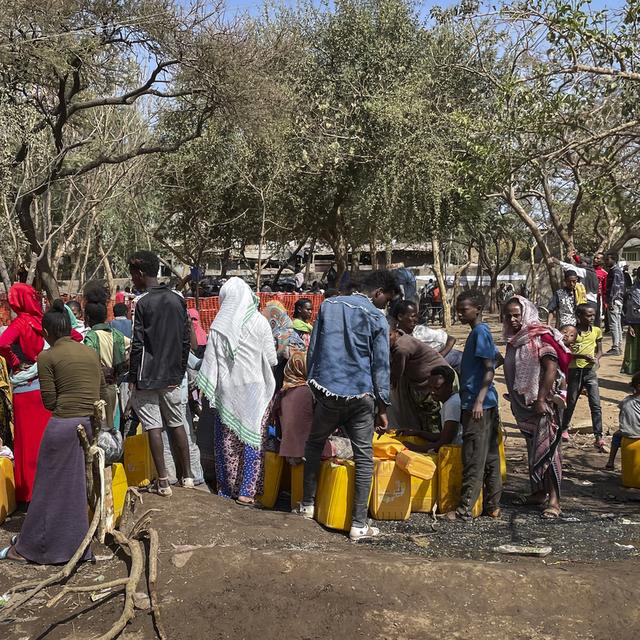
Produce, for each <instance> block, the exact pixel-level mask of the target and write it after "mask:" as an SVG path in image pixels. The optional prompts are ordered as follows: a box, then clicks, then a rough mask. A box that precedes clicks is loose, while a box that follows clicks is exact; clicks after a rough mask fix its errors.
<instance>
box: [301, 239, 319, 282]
mask: <svg viewBox="0 0 640 640" xmlns="http://www.w3.org/2000/svg"><path fill="white" fill-rule="evenodd" d="M315 250H316V239H315V238H314V239H313V240H312V241H311V245H310V247H309V255H308V256H307V264H306V265H305V268H304V281H305V282H307V283H308V282H309V281H310V280H311V263H312V262H313V252H314V251H315Z"/></svg>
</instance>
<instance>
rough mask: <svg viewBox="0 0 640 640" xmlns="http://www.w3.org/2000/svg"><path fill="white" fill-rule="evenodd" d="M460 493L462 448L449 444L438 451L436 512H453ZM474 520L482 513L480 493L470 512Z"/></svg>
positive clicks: (457, 504) (458, 502) (457, 503)
mask: <svg viewBox="0 0 640 640" xmlns="http://www.w3.org/2000/svg"><path fill="white" fill-rule="evenodd" d="M461 492H462V447H461V446H460V445H456V444H450V445H446V446H443V447H440V449H439V450H438V512H439V513H448V512H449V511H455V510H456V509H457V508H458V506H459V505H460V494H461ZM471 513H472V515H473V517H474V518H476V517H478V516H479V515H480V514H481V513H482V491H481V492H480V496H479V497H478V501H477V502H476V504H475V505H474V507H473V509H472V511H471Z"/></svg>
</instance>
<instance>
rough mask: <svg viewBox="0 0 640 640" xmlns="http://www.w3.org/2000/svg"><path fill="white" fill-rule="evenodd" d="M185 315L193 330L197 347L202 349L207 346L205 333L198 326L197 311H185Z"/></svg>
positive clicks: (198, 317)
mask: <svg viewBox="0 0 640 640" xmlns="http://www.w3.org/2000/svg"><path fill="white" fill-rule="evenodd" d="M187 313H188V314H189V317H190V318H191V322H192V324H193V328H194V330H195V332H196V343H197V344H198V346H199V347H204V345H206V344H207V332H206V331H205V330H204V329H203V328H202V325H201V324H200V314H199V313H198V310H197V309H187Z"/></svg>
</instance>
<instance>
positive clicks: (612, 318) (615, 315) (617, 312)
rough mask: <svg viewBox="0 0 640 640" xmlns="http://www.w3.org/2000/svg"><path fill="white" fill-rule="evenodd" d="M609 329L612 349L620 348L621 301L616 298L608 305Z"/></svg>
mask: <svg viewBox="0 0 640 640" xmlns="http://www.w3.org/2000/svg"><path fill="white" fill-rule="evenodd" d="M609 329H611V341H612V342H613V345H612V348H613V349H620V347H621V345H622V301H621V300H616V301H615V302H613V303H611V306H610V307H609Z"/></svg>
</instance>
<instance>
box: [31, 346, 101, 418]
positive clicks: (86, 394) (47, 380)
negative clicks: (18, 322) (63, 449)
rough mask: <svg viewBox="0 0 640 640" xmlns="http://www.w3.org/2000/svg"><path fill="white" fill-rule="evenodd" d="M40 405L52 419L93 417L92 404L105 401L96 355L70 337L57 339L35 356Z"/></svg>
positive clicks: (98, 361)
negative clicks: (42, 405) (36, 358)
mask: <svg viewBox="0 0 640 640" xmlns="http://www.w3.org/2000/svg"><path fill="white" fill-rule="evenodd" d="M38 377H39V378H40V394H41V395H42V404H44V406H45V408H46V409H48V410H49V411H51V412H53V415H54V416H56V418H81V417H87V416H92V415H93V403H94V402H97V401H98V400H100V398H105V395H106V385H105V382H104V375H103V374H102V367H101V366H100V360H99V358H98V354H97V353H96V352H95V351H93V349H90V348H89V347H87V346H85V345H84V344H80V343H79V342H75V341H74V340H72V339H71V338H70V337H65V338H60V339H59V340H58V341H57V342H56V343H55V344H54V345H53V347H51V349H47V350H46V351H43V352H42V353H40V355H39V356H38Z"/></svg>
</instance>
